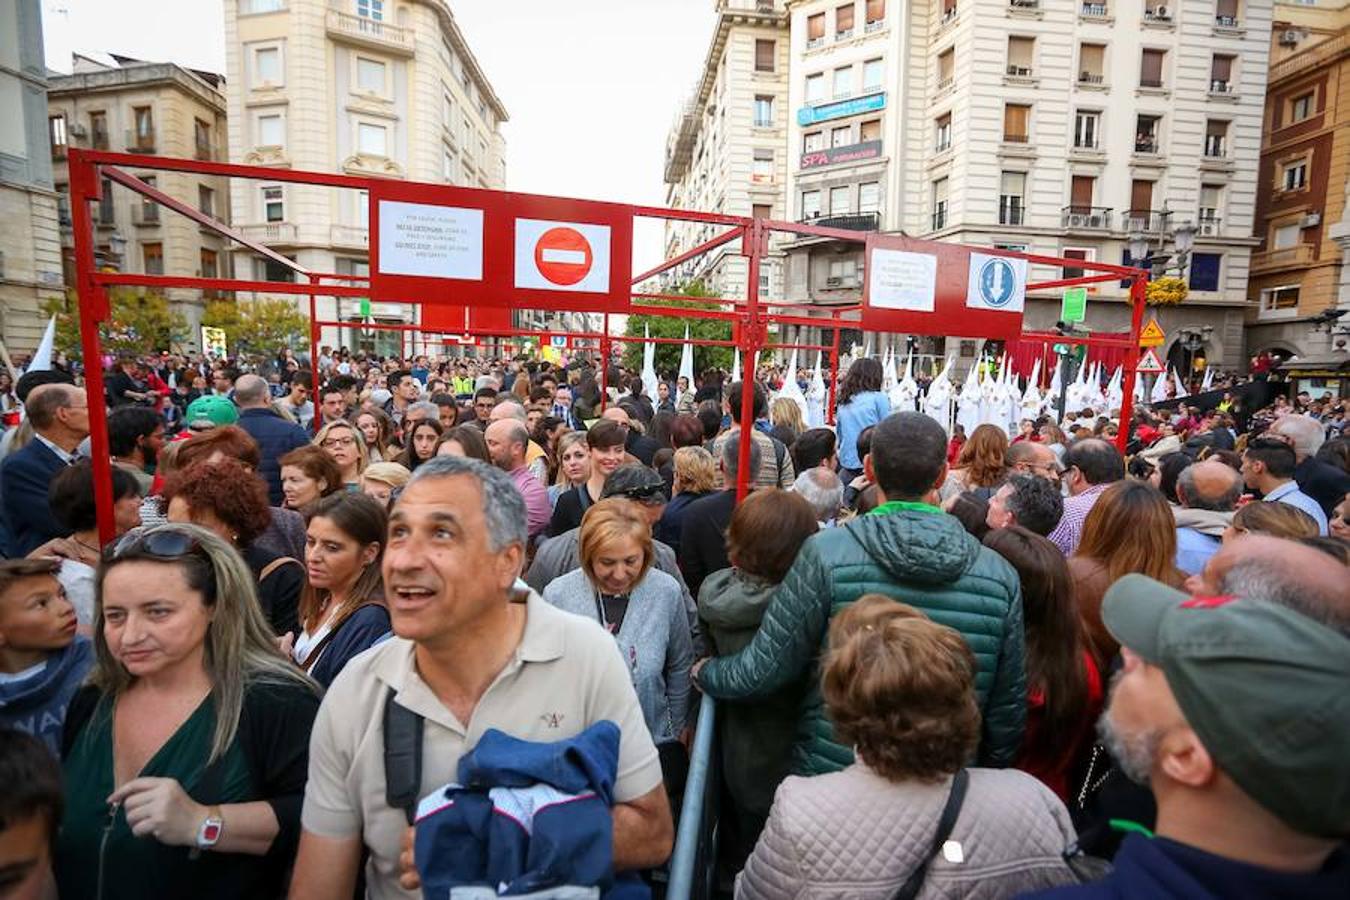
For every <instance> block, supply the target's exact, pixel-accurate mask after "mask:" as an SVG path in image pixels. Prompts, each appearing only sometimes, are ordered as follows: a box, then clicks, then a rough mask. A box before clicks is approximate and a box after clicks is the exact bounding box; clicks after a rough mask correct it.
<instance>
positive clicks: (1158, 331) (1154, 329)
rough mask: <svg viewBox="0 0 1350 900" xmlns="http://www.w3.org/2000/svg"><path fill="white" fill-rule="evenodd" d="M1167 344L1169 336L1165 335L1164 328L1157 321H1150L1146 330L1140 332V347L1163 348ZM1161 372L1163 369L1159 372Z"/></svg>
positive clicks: (1145, 327)
mask: <svg viewBox="0 0 1350 900" xmlns="http://www.w3.org/2000/svg"><path fill="white" fill-rule="evenodd" d="M1165 343H1167V335H1166V334H1164V333H1163V330H1162V327H1161V326H1159V325H1158V320H1157V319H1149V320H1148V324H1147V325H1145V326H1144V330H1143V331H1141V332H1139V346H1140V347H1161V346H1162V345H1163V344H1165ZM1158 371H1159V372H1161V371H1162V369H1159V370H1158Z"/></svg>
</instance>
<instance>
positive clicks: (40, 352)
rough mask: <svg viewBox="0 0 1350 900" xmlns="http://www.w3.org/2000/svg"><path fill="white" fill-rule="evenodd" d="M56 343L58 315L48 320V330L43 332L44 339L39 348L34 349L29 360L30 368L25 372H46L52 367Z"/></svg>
mask: <svg viewBox="0 0 1350 900" xmlns="http://www.w3.org/2000/svg"><path fill="white" fill-rule="evenodd" d="M55 343H56V316H52V317H51V319H50V320H49V321H48V322H47V330H46V331H44V332H43V333H42V340H41V341H40V342H39V343H38V345H37V349H36V350H34V351H33V358H32V359H31V360H29V362H28V368H26V369H24V371H25V372H45V371H47V370H48V369H50V368H51V367H52V347H53V346H54V345H55Z"/></svg>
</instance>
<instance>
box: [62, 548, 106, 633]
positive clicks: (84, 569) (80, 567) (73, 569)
mask: <svg viewBox="0 0 1350 900" xmlns="http://www.w3.org/2000/svg"><path fill="white" fill-rule="evenodd" d="M96 574H97V572H96V570H95V569H94V567H93V566H91V565H87V564H85V563H82V562H77V561H76V560H73V559H63V560H61V569H60V571H58V572H57V573H56V580H57V581H59V582H61V587H63V588H65V589H66V599H67V600H69V601H70V605H71V606H73V607H75V618H76V619H78V620H79V622H80V624H81V625H92V624H94V576H95V575H96Z"/></svg>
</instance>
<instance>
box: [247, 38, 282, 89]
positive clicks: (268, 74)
mask: <svg viewBox="0 0 1350 900" xmlns="http://www.w3.org/2000/svg"><path fill="white" fill-rule="evenodd" d="M253 83H254V85H257V86H261V85H267V84H281V48H280V47H255V48H254V49H253Z"/></svg>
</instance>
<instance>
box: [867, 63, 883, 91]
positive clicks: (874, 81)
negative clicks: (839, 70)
mask: <svg viewBox="0 0 1350 900" xmlns="http://www.w3.org/2000/svg"><path fill="white" fill-rule="evenodd" d="M883 68H884V66H883V63H882V61H881V60H879V59H869V60H867V61H866V62H865V63H863V90H864V91H879V90H881V79H882V73H883Z"/></svg>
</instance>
